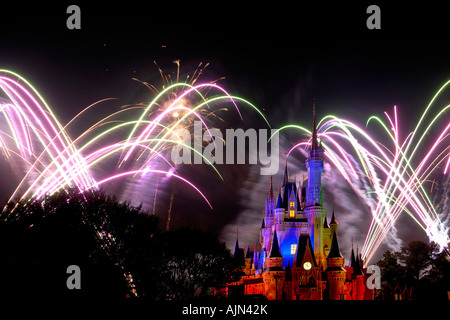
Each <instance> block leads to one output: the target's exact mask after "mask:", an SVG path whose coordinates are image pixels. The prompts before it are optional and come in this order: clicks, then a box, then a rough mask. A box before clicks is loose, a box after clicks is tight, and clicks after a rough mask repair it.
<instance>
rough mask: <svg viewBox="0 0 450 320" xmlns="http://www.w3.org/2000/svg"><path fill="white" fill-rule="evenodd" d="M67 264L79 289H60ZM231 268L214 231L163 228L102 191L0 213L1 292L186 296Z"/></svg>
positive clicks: (199, 292) (206, 288)
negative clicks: (73, 270)
mask: <svg viewBox="0 0 450 320" xmlns="http://www.w3.org/2000/svg"><path fill="white" fill-rule="evenodd" d="M70 265H77V266H79V267H80V270H81V278H80V279H81V289H79V290H77V289H73V290H69V289H68V288H67V285H66V281H67V279H68V278H69V276H70V275H71V274H70V273H69V274H68V273H67V267H68V266H70ZM235 269H236V262H235V260H234V259H233V257H232V255H231V253H230V251H229V250H228V249H227V248H226V246H225V244H224V243H222V242H220V241H219V240H218V237H217V235H215V234H212V233H208V232H204V231H201V230H198V229H178V230H171V231H168V232H166V231H162V230H161V228H160V221H159V219H158V216H156V215H151V214H148V213H147V212H144V211H143V210H142V208H141V207H133V206H131V205H130V203H127V202H125V203H120V202H118V201H117V199H116V198H114V197H111V196H107V195H105V194H104V193H103V192H93V193H85V194H78V193H76V192H71V194H69V195H68V194H67V193H63V192H61V193H57V194H54V195H52V196H50V197H48V198H46V199H45V200H44V201H35V202H32V203H28V204H24V203H19V204H17V205H16V204H9V205H8V207H7V210H5V211H4V212H2V213H1V215H0V294H1V296H2V297H9V298H12V299H15V298H21V297H26V298H43V297H46V298H50V299H51V298H61V297H80V298H89V299H90V298H95V299H126V298H128V299H141V300H150V301H155V300H185V299H192V298H197V297H204V296H207V295H209V294H210V293H211V288H215V287H217V288H218V287H221V286H223V285H224V284H225V283H226V281H228V280H230V277H232V276H233V270H235Z"/></svg>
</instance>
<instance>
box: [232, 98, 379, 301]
mask: <svg viewBox="0 0 450 320" xmlns="http://www.w3.org/2000/svg"><path fill="white" fill-rule="evenodd" d="M323 154H324V152H323V149H322V146H321V144H320V143H319V142H318V140H317V130H316V116H315V106H313V126H312V142H311V146H310V150H309V157H308V158H307V159H306V162H305V164H306V168H307V171H308V178H307V186H306V187H304V186H303V185H301V186H299V187H297V185H296V183H295V181H291V180H290V179H289V176H288V171H287V165H286V169H285V172H284V180H283V183H282V187H281V189H280V192H279V194H278V196H277V197H276V198H275V197H274V193H273V185H272V178H271V180H270V190H269V195H268V196H267V199H266V203H265V210H264V218H263V220H262V225H261V232H260V239H259V244H258V246H257V247H256V248H254V249H253V250H250V248H248V249H247V253H246V254H244V249H243V248H240V247H239V242H238V239H237V238H236V245H235V250H234V256H235V258H236V259H238V260H239V261H241V263H242V266H241V271H242V276H241V277H240V279H239V280H238V281H236V282H233V283H230V284H228V286H227V288H226V290H225V291H226V294H228V295H263V296H265V297H267V299H269V300H326V299H329V300H369V299H370V300H371V299H373V292H372V290H369V289H368V288H367V287H366V276H365V275H364V271H365V270H364V269H363V268H362V261H360V258H359V257H358V255H356V256H355V254H354V251H353V247H352V251H351V257H350V263H349V265H348V266H346V267H344V258H343V256H342V255H341V252H340V250H339V244H338V223H337V221H336V217H335V213H334V209H333V212H332V216H331V221H330V223H329V224H328V222H327V214H326V212H327V211H326V209H325V207H323V200H322V186H321V173H322V170H323Z"/></svg>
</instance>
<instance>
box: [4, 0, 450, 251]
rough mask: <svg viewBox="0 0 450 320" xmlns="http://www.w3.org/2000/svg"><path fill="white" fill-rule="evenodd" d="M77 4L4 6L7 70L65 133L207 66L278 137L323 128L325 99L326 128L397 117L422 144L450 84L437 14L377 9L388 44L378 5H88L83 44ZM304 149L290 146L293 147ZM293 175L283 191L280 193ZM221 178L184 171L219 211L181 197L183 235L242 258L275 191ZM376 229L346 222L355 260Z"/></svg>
mask: <svg viewBox="0 0 450 320" xmlns="http://www.w3.org/2000/svg"><path fill="white" fill-rule="evenodd" d="M70 4H72V3H65V2H61V3H60V2H58V3H57V4H48V5H43V4H41V3H39V4H32V5H23V4H17V5H14V4H13V5H10V6H9V7H4V5H3V4H2V13H1V19H0V32H1V33H0V34H1V35H0V68H4V69H9V70H13V71H15V72H17V73H19V74H20V75H22V76H23V77H25V78H26V79H28V80H29V81H30V82H31V83H32V84H33V85H34V86H35V87H36V88H37V89H38V91H39V92H40V93H41V94H42V95H43V96H44V98H45V99H46V101H47V102H48V103H49V105H50V106H51V107H52V109H53V110H54V112H55V113H56V114H57V116H58V118H59V119H60V121H61V122H62V123H67V122H68V121H69V120H70V119H71V118H72V117H73V116H75V115H76V114H77V113H78V112H79V111H80V110H81V109H83V108H84V107H86V106H87V105H89V104H91V103H93V102H95V101H98V100H100V99H103V98H108V97H115V98H118V99H119V100H117V101H116V102H114V103H107V104H105V106H104V108H116V109H117V108H119V107H120V106H121V105H126V104H130V103H136V102H140V101H143V100H146V99H147V100H148V99H149V97H150V95H148V92H147V93H146V91H145V90H142V86H140V85H139V84H138V83H137V82H136V81H133V80H132V78H138V79H140V80H143V81H148V82H150V83H154V84H155V85H160V77H159V73H158V70H157V68H156V67H155V64H154V62H153V61H156V62H157V63H158V65H159V66H160V67H161V68H162V69H164V71H166V72H173V71H174V70H175V65H174V64H173V63H172V61H174V60H177V59H179V60H180V63H181V72H182V73H183V74H189V73H192V72H193V71H194V70H195V68H196V67H197V65H198V64H199V62H204V63H207V62H208V63H210V66H208V68H207V69H206V70H205V72H204V74H203V75H202V78H201V80H203V81H210V80H215V79H218V78H220V77H226V79H224V80H221V81H220V82H219V84H220V85H221V86H222V87H224V88H226V90H228V91H229V92H230V93H232V94H234V95H239V96H241V97H244V98H246V99H247V100H250V101H251V102H252V103H254V104H255V105H257V106H258V107H259V108H260V109H263V110H264V112H265V114H266V115H267V117H268V119H269V121H270V122H271V124H272V126H273V127H274V128H278V127H280V126H281V125H284V124H287V123H298V124H301V125H304V126H307V127H309V126H310V125H311V117H312V116H311V106H312V100H313V99H315V100H316V104H317V110H318V111H317V112H318V116H319V117H322V116H324V115H326V114H328V113H332V114H336V115H339V116H341V117H346V118H352V119H354V120H355V121H360V122H361V124H364V123H365V120H366V119H367V118H368V117H369V116H370V115H373V114H377V115H379V116H382V114H383V112H384V111H389V112H390V111H391V110H392V107H393V106H394V105H397V107H398V108H399V112H400V113H401V119H402V120H401V121H402V123H403V124H404V126H405V129H406V130H411V129H412V127H413V125H414V124H415V123H416V121H417V118H418V116H419V114H420V113H422V111H423V109H424V107H425V106H426V105H427V104H428V102H429V100H430V99H431V98H432V96H433V95H434V93H435V92H436V91H437V90H438V89H439V87H440V86H441V85H442V84H444V83H445V82H446V81H447V80H448V79H450V59H448V57H449V56H450V49H449V46H448V31H450V30H449V27H448V25H447V24H446V21H448V17H447V16H446V10H444V9H443V8H440V7H439V6H438V5H436V4H433V3H431V2H426V3H424V4H421V5H415V4H411V3H410V2H405V3H402V4H397V5H393V4H391V3H388V2H384V1H383V2H380V1H379V2H376V3H374V4H377V5H379V6H380V8H381V30H368V29H367V28H366V19H367V17H368V16H369V15H368V14H366V8H367V7H368V6H369V5H370V4H372V3H371V2H366V1H363V2H359V3H357V4H348V3H342V2H338V3H334V4H332V5H328V4H325V3H322V2H320V3H317V4H303V3H301V4H296V5H295V6H294V5H292V4H289V5H288V4H270V2H266V3H263V2H255V3H254V5H253V6H252V5H249V4H246V5H245V6H244V5H242V3H234V4H232V3H230V2H223V3H219V2H209V3H206V4H190V3H186V4H183V5H181V6H180V5H175V4H174V5H171V4H170V3H167V4H154V3H153V2H151V3H147V2H139V3H137V2H136V3H134V2H130V1H127V2H107V3H105V4H102V5H95V6H94V5H92V4H88V3H84V2H81V3H77V4H78V5H79V6H80V8H81V30H68V29H67V28H66V19H67V17H68V16H69V15H68V14H66V8H67V6H68V5H70ZM447 96H448V95H447ZM252 117H256V116H255V114H248V115H246V118H245V119H244V123H241V124H237V125H238V126H242V127H243V128H245V127H251V126H252V125H255V121H257V120H255V119H254V118H252ZM257 125H259V124H257ZM74 134H76V133H75V132H74ZM78 134H79V133H78ZM293 143H295V141H289V139H288V137H284V140H283V144H284V145H283V146H284V147H288V146H292V145H293ZM295 159H297V160H298V161H299V163H295V162H294V160H295ZM303 161H304V159H301V156H300V154H299V155H298V156H297V158H295V157H294V158H293V161H291V162H290V163H289V170H290V172H292V173H293V174H299V172H300V171H301V170H302V168H303V167H302V166H301V164H302V163H303ZM1 162H2V163H3V160H1ZM300 167H302V168H300ZM282 169H283V166H282V167H281V168H280V171H279V173H278V175H276V176H275V177H274V185H275V186H276V187H277V186H278V185H279V183H280V182H281V175H282V172H281V171H282ZM0 170H1V171H0V174H1V175H2V177H6V179H5V178H2V183H1V187H0V199H2V201H3V200H4V199H5V200H6V199H8V198H9V196H10V194H11V192H12V191H13V189H14V187H15V185H16V184H17V182H18V178H17V177H16V178H14V177H12V176H11V175H10V174H9V173H8V169H7V167H5V166H4V165H2V166H1V169H0ZM219 170H220V171H221V172H223V175H224V178H225V179H224V181H223V182H221V181H220V180H219V179H217V178H214V177H213V176H214V174H213V173H212V172H210V171H208V170H205V169H204V168H197V167H195V168H186V169H184V171H183V172H182V173H184V174H185V175H186V176H188V177H189V176H191V177H193V178H194V179H195V180H196V184H197V185H198V186H199V188H200V189H202V190H205V193H206V195H207V197H208V198H209V199H210V200H211V202H212V204H213V206H214V211H213V212H211V210H209V209H208V207H207V206H206V205H205V203H204V202H202V199H199V198H198V197H197V196H196V195H195V194H194V193H192V192H191V191H189V190H185V189H183V188H182V187H180V188H179V189H177V190H175V191H174V192H175V195H176V196H175V199H176V200H175V201H174V204H173V205H174V207H173V217H172V223H173V225H174V226H181V225H196V226H199V227H201V228H203V229H207V230H212V231H215V232H218V233H220V235H221V237H222V239H223V240H225V241H226V242H227V244H228V246H229V247H230V248H231V247H232V246H233V242H234V237H235V232H236V227H237V226H239V228H240V232H239V234H240V242H241V246H247V245H250V246H251V245H253V244H254V242H255V240H256V236H257V234H258V228H259V226H260V224H261V218H262V210H263V208H264V199H265V197H266V195H267V192H268V188H269V178H268V177H264V176H259V175H258V174H257V172H258V170H257V168H256V169H255V168H252V166H249V165H243V166H226V165H224V166H219ZM340 187H342V184H341V183H336V188H340ZM326 192H327V193H328V194H325V195H324V199H325V198H326V197H328V200H325V205H326V206H327V208H328V210H329V212H330V211H331V205H332V203H331V202H334V201H336V202H339V199H337V195H336V192H335V190H332V188H331V187H329V188H327V189H326ZM152 200H153V198H152V199H151V200H149V201H152ZM168 202H169V195H168V192H165V193H164V192H162V193H161V198H160V199H159V200H158V203H159V207H158V209H157V210H156V211H157V212H158V213H159V214H160V215H161V217H162V220H163V221H165V219H166V218H165V217H166V216H167V207H168ZM187 204H189V205H187ZM352 205H354V206H355V207H358V206H361V205H360V204H358V203H353V204H352ZM344 206H345V208H344ZM352 210H353V209H352V208H348V207H347V206H346V203H345V201H341V202H340V204H338V205H337V208H336V215H337V219H338V221H342V220H345V219H346V218H348V219H355V218H354V217H353V216H352V215H351V214H350V213H345V212H346V211H347V212H349V211H352ZM339 211H341V212H339ZM361 211H364V210H363V209H361ZM367 214H369V213H367ZM329 215H330V216H331V213H329ZM330 216H329V217H330ZM340 217H342V218H341V220H340ZM368 219H370V217H369V215H367V216H366V217H361V216H359V217H358V219H357V220H354V221H353V222H352V223H347V224H345V223H344V222H343V221H342V226H343V227H342V228H345V227H347V228H348V230H347V231H345V230H343V231H342V236H341V238H342V240H340V241H341V243H340V245H341V249H342V251H343V254H344V256H345V257H348V252H349V247H350V237H351V236H352V235H350V233H353V236H354V238H355V243H358V244H359V246H360V247H361V246H362V244H363V241H364V234H365V232H366V231H367V226H368V223H369V222H368V221H370V220H368ZM357 221H359V222H360V223H359V222H358V223H356V222H357ZM399 223H401V224H402V227H401V228H400V229H401V230H400V231H401V237H402V239H403V240H404V241H407V240H411V239H421V240H425V235H424V234H423V232H422V234H421V233H420V231H419V229H418V228H417V227H415V226H414V223H412V222H411V221H409V220H408V219H407V218H404V219H403V218H401V219H399Z"/></svg>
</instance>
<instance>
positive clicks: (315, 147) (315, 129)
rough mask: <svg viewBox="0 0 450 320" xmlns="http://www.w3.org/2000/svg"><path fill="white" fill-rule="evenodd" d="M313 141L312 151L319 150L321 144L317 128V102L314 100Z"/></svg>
mask: <svg viewBox="0 0 450 320" xmlns="http://www.w3.org/2000/svg"><path fill="white" fill-rule="evenodd" d="M311 136H312V139H311V140H312V141H311V150H317V149H319V144H318V143H317V128H316V102H315V100H313V125H312V135H311Z"/></svg>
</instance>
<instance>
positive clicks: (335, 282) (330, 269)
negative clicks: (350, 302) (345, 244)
mask: <svg viewBox="0 0 450 320" xmlns="http://www.w3.org/2000/svg"><path fill="white" fill-rule="evenodd" d="M343 265H344V257H343V256H342V254H341V251H340V250H339V244H338V240H337V234H336V233H334V234H333V240H332V242H331V249H330V253H329V255H328V257H327V269H326V271H325V272H326V275H327V280H328V285H329V288H328V298H329V299H330V300H345V295H344V284H345V276H346V271H345V269H344V268H343Z"/></svg>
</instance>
